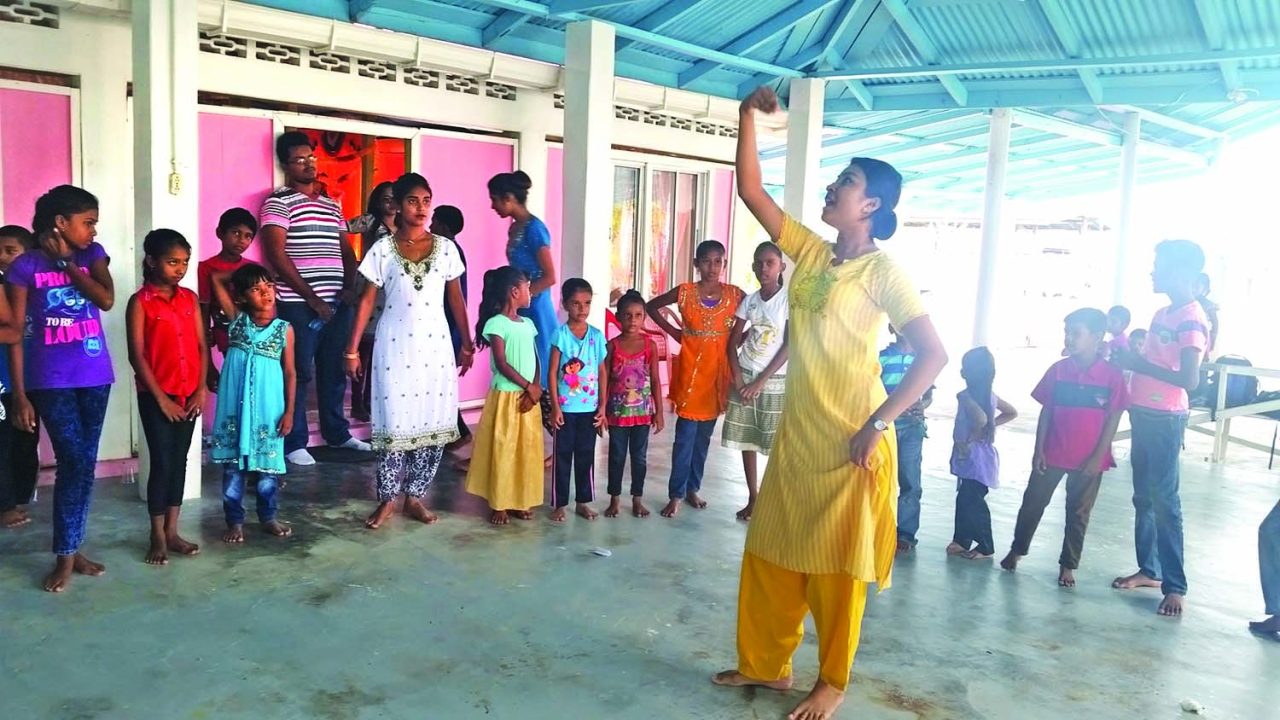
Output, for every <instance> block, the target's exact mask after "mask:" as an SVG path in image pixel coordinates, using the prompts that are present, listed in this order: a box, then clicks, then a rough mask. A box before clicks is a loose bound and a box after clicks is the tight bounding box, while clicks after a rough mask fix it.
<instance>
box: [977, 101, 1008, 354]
mask: <svg viewBox="0 0 1280 720" xmlns="http://www.w3.org/2000/svg"><path fill="white" fill-rule="evenodd" d="M1012 119H1013V114H1012V113H1011V112H1010V111H1009V109H1008V108H998V109H996V110H993V111H991V130H990V139H989V141H988V145H987V179H986V188H985V190H984V196H983V207H982V252H981V255H980V256H979V259H978V302H977V304H976V306H975V308H974V313H975V314H974V318H973V344H974V345H975V346H978V345H986V344H987V343H989V342H990V341H991V310H992V306H993V305H994V300H995V296H996V283H997V278H998V277H999V275H998V272H997V270H998V268H997V262H996V260H997V258H998V255H999V253H1000V232H1001V231H1002V230H1003V229H1004V222H1003V219H1002V217H1001V216H1002V215H1003V213H1004V201H1005V177H1006V176H1007V174H1008V169H1009V133H1010V130H1011V129H1012V125H1011V121H1012Z"/></svg>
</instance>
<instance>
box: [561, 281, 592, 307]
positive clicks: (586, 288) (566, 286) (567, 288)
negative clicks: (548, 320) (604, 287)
mask: <svg viewBox="0 0 1280 720" xmlns="http://www.w3.org/2000/svg"><path fill="white" fill-rule="evenodd" d="M580 292H585V293H589V294H591V295H594V294H595V291H594V290H592V289H591V283H589V282H587V281H586V280H583V279H582V278H578V277H575V278H569V279H568V280H565V281H564V283H563V284H562V285H561V286H560V300H561V302H569V301H570V300H572V299H573V296H574V295H577V294H578V293H580Z"/></svg>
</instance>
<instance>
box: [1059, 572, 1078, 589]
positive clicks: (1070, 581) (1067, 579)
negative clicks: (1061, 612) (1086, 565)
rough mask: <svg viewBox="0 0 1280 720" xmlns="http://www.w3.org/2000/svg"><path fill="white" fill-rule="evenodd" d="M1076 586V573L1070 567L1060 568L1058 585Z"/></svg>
mask: <svg viewBox="0 0 1280 720" xmlns="http://www.w3.org/2000/svg"><path fill="white" fill-rule="evenodd" d="M1075 586H1076V573H1075V571H1074V570H1072V569H1071V568H1069V567H1060V568H1058V587H1064V588H1071V587H1075Z"/></svg>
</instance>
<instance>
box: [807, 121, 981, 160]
mask: <svg viewBox="0 0 1280 720" xmlns="http://www.w3.org/2000/svg"><path fill="white" fill-rule="evenodd" d="M880 137H883V136H880ZM986 137H987V130H986V128H966V129H964V130H954V131H952V132H949V133H940V134H938V135H930V136H928V137H923V138H920V139H919V140H910V141H907V142H905V143H885V144H884V145H883V146H882V147H878V148H875V149H874V151H872V149H871V148H867V150H866V151H871V152H872V154H873V155H876V156H886V155H899V154H901V153H904V152H908V151H911V150H919V149H921V148H928V147H938V146H941V145H945V144H948V143H954V142H959V141H961V140H985V139H986ZM864 142H866V140H864ZM939 149H940V150H941V148H940V147H939ZM863 152H864V151H862V150H845V151H841V152H837V153H831V154H827V155H826V156H825V157H823V159H822V164H821V165H822V167H835V166H836V165H844V164H845V163H847V162H849V158H851V157H857V156H858V155H860V154H862V153H863Z"/></svg>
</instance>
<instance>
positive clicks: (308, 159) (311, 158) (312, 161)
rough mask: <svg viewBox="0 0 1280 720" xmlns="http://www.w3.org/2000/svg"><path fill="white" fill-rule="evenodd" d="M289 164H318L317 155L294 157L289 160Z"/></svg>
mask: <svg viewBox="0 0 1280 720" xmlns="http://www.w3.org/2000/svg"><path fill="white" fill-rule="evenodd" d="M289 164H290V165H315V164H316V156H315V155H308V156H306V157H300V158H293V159H291V160H290V161H289Z"/></svg>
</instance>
